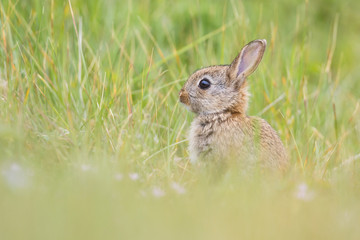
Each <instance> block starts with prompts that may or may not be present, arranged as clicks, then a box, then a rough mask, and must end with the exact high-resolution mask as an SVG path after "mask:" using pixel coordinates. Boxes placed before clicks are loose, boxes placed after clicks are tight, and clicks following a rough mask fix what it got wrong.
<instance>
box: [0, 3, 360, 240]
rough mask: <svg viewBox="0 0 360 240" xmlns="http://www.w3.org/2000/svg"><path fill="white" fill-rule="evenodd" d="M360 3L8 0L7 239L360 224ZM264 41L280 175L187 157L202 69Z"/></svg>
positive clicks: (252, 81) (1, 215)
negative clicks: (282, 157)
mask: <svg viewBox="0 0 360 240" xmlns="http://www.w3.org/2000/svg"><path fill="white" fill-rule="evenodd" d="M359 9H360V2H359V1H356V0H342V1H338V0H317V1H314V0H273V1H260V0H251V1H245V0H243V1H240V0H225V1H199V0H192V1H190V0H182V1H163V0H153V1H150V0H142V1H136V0H128V1H125V0H124V1H115V0H105V1H100V0H91V1H86V0H68V1H60V0H59V1H58V0H27V1H15V0H3V1H1V2H0V239H11V240H12V239H185V238H191V239H359V237H360V229H359V222H360V201H359V200H360V189H359V184H360V180H359V179H360V165H359V161H360V149H359V146H360V91H359V89H360V81H359V78H360V68H359V67H358V63H359V62H360V44H359V30H360V15H359V13H358V12H359V11H358V10H359ZM257 38H261V39H262V38H265V39H266V40H267V42H268V47H267V50H266V53H265V56H264V59H263V61H262V63H261V64H260V66H259V68H258V70H257V71H256V72H255V73H254V74H253V75H252V76H251V77H250V78H249V79H248V81H249V85H250V91H251V93H252V97H251V103H250V109H249V115H256V116H260V117H262V118H264V119H266V120H267V121H268V122H269V123H270V124H271V125H272V126H273V127H274V128H275V129H276V130H277V131H278V132H279V135H280V137H281V139H282V140H283V142H284V144H285V146H286V148H287V149H288V152H289V155H290V156H291V169H290V170H289V172H288V173H287V174H286V175H285V176H283V177H274V176H264V175H263V174H262V173H261V172H260V173H259V174H255V175H254V176H251V177H244V176H241V175H239V172H240V170H239V169H236V168H234V169H229V171H228V172H227V173H226V174H224V175H223V176H220V177H216V178H214V177H213V176H212V175H211V173H209V172H206V171H202V170H201V169H198V168H196V167H194V166H192V165H191V164H190V163H189V157H188V152H187V131H188V128H189V126H190V122H191V120H192V119H193V117H194V115H193V114H192V113H190V112H188V111H186V110H185V108H184V107H182V106H181V105H180V104H179V102H178V91H179V90H180V88H181V87H182V85H183V84H184V82H185V81H186V79H187V77H188V76H189V75H190V74H191V73H192V72H193V71H195V70H196V69H198V68H200V67H203V66H208V65H217V64H228V63H230V62H231V61H232V59H233V58H234V57H235V56H236V55H237V54H238V52H239V51H240V50H241V48H242V46H243V45H245V44H246V43H247V42H249V41H251V40H254V39H257Z"/></svg>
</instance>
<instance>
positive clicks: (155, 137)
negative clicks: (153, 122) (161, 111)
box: [154, 134, 159, 143]
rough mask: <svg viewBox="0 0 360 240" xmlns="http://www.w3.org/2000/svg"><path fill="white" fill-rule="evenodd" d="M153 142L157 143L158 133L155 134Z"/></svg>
mask: <svg viewBox="0 0 360 240" xmlns="http://www.w3.org/2000/svg"><path fill="white" fill-rule="evenodd" d="M154 142H155V143H159V138H158V135H156V134H155V136H154Z"/></svg>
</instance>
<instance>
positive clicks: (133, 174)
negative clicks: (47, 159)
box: [129, 173, 139, 181]
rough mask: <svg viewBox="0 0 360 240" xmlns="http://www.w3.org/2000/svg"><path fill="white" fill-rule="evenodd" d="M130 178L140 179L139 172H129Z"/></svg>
mask: <svg viewBox="0 0 360 240" xmlns="http://www.w3.org/2000/svg"><path fill="white" fill-rule="evenodd" d="M129 178H130V179H131V180H133V181H136V180H138V179H139V174H137V173H129Z"/></svg>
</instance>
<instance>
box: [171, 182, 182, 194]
mask: <svg viewBox="0 0 360 240" xmlns="http://www.w3.org/2000/svg"><path fill="white" fill-rule="evenodd" d="M171 187H172V189H174V190H175V192H177V193H178V194H185V193H186V189H185V188H184V187H183V186H181V185H180V184H178V183H177V182H173V183H171Z"/></svg>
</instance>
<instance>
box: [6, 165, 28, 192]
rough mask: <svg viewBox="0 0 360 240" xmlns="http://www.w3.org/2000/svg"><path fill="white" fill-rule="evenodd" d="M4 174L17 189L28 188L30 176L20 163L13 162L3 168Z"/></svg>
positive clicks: (7, 180) (11, 185)
mask: <svg viewBox="0 0 360 240" xmlns="http://www.w3.org/2000/svg"><path fill="white" fill-rule="evenodd" d="M1 173H2V176H3V177H4V179H5V181H6V182H7V183H8V184H9V186H10V187H12V188H15V189H21V188H26V187H27V186H28V185H29V183H30V176H31V174H29V173H28V172H27V171H25V170H24V169H23V167H21V166H20V165H19V164H17V163H12V164H11V165H10V166H7V167H5V168H4V169H3V170H2V172H1Z"/></svg>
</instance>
